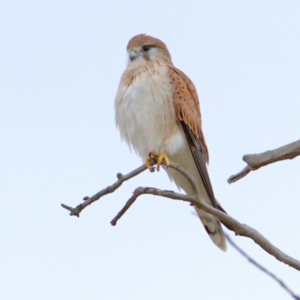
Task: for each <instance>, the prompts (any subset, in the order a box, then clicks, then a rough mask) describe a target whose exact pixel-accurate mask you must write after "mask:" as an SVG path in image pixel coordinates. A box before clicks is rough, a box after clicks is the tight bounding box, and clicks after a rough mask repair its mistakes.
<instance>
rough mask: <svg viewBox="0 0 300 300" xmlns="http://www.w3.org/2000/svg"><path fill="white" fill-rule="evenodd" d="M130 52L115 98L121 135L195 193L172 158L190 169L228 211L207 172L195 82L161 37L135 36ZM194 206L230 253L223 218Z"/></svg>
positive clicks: (204, 196)
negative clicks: (179, 65) (163, 166)
mask: <svg viewBox="0 0 300 300" xmlns="http://www.w3.org/2000/svg"><path fill="white" fill-rule="evenodd" d="M127 54H128V58H129V59H128V64H127V68H126V69H125V71H124V72H123V74H122V76H121V79H120V83H119V87H118V91H117V94H116V97H115V102H114V106H115V121H116V126H117V128H118V130H119V131H120V135H121V139H122V140H124V141H126V143H127V144H128V145H129V147H130V148H131V149H134V151H135V152H136V153H137V154H138V155H139V156H140V157H141V159H142V160H143V162H144V163H145V164H146V166H147V167H148V168H149V169H150V170H151V168H152V165H151V163H150V159H151V157H155V158H157V170H159V168H160V165H161V164H162V162H164V165H165V166H166V167H165V170H166V172H167V174H168V175H169V177H170V179H171V180H172V181H174V182H175V184H176V185H177V187H178V188H179V189H183V190H184V191H185V193H186V194H187V195H193V189H192V186H191V183H190V182H189V181H188V180H187V179H186V178H185V177H184V176H183V175H181V174H180V173H179V172H178V171H176V170H174V169H171V168H167V166H168V165H169V163H170V161H172V162H174V163H176V164H178V165H180V166H181V167H183V168H184V169H186V170H187V171H188V172H190V174H191V175H192V176H193V178H194V179H195V181H196V184H197V187H198V190H199V193H200V195H199V196H200V199H201V200H202V201H203V202H205V203H207V204H209V205H211V206H213V207H215V208H217V209H219V210H221V211H223V212H225V211H224V209H223V208H222V207H221V205H220V204H219V203H218V201H217V200H216V198H215V196H214V192H213V188H212V185H211V182H210V178H209V175H208V171H207V166H206V165H207V164H208V162H209V153H208V148H207V144H206V141H205V138H204V134H203V130H202V119H201V112H200V104H199V98H198V94H197V91H196V87H195V85H194V84H193V82H192V81H191V80H190V79H189V77H188V76H187V75H186V74H185V73H183V72H182V71H181V70H179V69H177V68H176V67H175V66H174V64H173V62H172V59H171V54H170V52H169V50H168V48H167V46H166V44H165V43H164V42H162V41H161V40H159V39H157V38H155V37H152V36H149V35H146V34H138V35H136V36H134V37H132V38H131V39H130V40H129V42H128V45H127ZM194 208H195V210H196V212H197V214H198V216H199V218H200V220H201V222H202V224H203V226H204V228H205V230H206V232H207V233H208V235H209V236H210V238H211V240H212V241H213V243H214V244H215V245H216V246H217V247H219V248H220V249H221V250H223V251H226V249H227V246H226V237H225V235H224V232H223V229H222V225H221V222H220V220H219V219H218V218H216V217H215V216H213V215H211V214H209V213H207V212H205V211H204V210H201V209H199V208H198V207H196V206H194Z"/></svg>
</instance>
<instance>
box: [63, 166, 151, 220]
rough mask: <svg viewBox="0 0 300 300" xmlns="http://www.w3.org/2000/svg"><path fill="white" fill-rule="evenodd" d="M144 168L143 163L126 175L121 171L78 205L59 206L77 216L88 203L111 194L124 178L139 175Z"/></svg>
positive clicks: (145, 168) (127, 178)
mask: <svg viewBox="0 0 300 300" xmlns="http://www.w3.org/2000/svg"><path fill="white" fill-rule="evenodd" d="M145 170H147V167H146V166H145V165H142V166H140V167H138V168H137V169H135V170H133V171H132V172H130V173H128V174H126V175H122V174H121V173H118V174H117V178H118V180H117V181H116V182H115V183H114V184H112V185H110V186H108V187H106V188H105V189H103V190H101V191H100V192H98V193H97V194H95V195H93V196H92V197H88V196H86V197H84V198H83V200H84V202H83V203H80V204H79V205H77V206H76V207H75V208H72V207H71V206H68V205H66V204H63V203H62V204H61V206H62V207H63V208H65V209H67V210H69V211H70V216H77V217H79V215H80V213H81V212H82V211H83V210H84V209H85V208H86V207H87V206H88V205H90V204H92V203H93V202H95V201H97V200H99V199H100V198H101V197H103V196H105V195H107V194H111V193H113V192H114V191H115V190H116V189H118V188H119V187H120V186H121V185H122V183H123V182H124V181H126V180H129V179H130V178H133V177H134V176H137V175H139V174H140V173H142V172H144V171H145Z"/></svg>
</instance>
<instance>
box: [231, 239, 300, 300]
mask: <svg viewBox="0 0 300 300" xmlns="http://www.w3.org/2000/svg"><path fill="white" fill-rule="evenodd" d="M225 236H226V239H227V241H228V242H229V243H230V244H231V246H232V247H233V248H235V249H236V250H237V251H238V252H239V253H240V254H241V255H242V256H244V257H245V258H246V259H247V260H248V261H249V262H250V263H251V264H253V265H254V266H255V267H257V268H258V269H260V270H261V271H262V272H264V273H266V274H267V275H268V276H270V277H271V278H273V279H274V280H275V281H276V282H278V283H279V284H280V285H281V287H282V288H283V289H284V290H286V291H287V292H288V293H289V294H290V295H291V296H292V297H293V298H294V299H296V300H300V296H298V295H296V294H295V293H294V292H293V291H292V290H291V289H290V288H289V287H288V286H287V285H286V284H285V283H284V282H283V281H282V280H281V279H279V278H278V277H277V276H276V275H275V274H273V273H271V272H270V271H268V270H267V269H266V268H265V267H263V266H262V265H261V264H259V263H258V262H257V261H255V260H254V259H253V258H251V257H250V256H249V255H248V254H247V253H246V252H245V251H244V250H242V249H241V248H240V247H239V246H238V245H237V244H236V243H234V242H233V240H232V239H231V237H230V236H229V235H228V234H225Z"/></svg>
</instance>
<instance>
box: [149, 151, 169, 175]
mask: <svg viewBox="0 0 300 300" xmlns="http://www.w3.org/2000/svg"><path fill="white" fill-rule="evenodd" d="M152 159H154V160H156V164H157V171H159V170H160V166H161V164H162V163H163V164H164V165H165V166H166V167H168V166H169V165H170V160H169V157H168V155H167V153H166V152H162V153H157V152H155V151H151V152H150V153H149V158H147V159H146V163H145V164H146V167H147V168H148V169H149V170H150V172H154V171H155V169H154V167H153V165H152V164H151V160H152Z"/></svg>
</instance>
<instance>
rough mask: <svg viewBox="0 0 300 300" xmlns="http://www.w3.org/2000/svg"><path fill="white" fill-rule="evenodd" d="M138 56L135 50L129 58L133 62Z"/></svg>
mask: <svg viewBox="0 0 300 300" xmlns="http://www.w3.org/2000/svg"><path fill="white" fill-rule="evenodd" d="M138 55H139V54H138V53H137V52H136V51H135V50H132V51H130V53H129V58H130V60H131V61H133V60H134V59H135V58H136V57H137V56H138Z"/></svg>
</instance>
